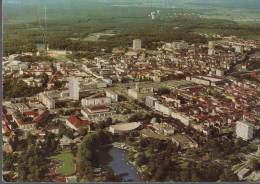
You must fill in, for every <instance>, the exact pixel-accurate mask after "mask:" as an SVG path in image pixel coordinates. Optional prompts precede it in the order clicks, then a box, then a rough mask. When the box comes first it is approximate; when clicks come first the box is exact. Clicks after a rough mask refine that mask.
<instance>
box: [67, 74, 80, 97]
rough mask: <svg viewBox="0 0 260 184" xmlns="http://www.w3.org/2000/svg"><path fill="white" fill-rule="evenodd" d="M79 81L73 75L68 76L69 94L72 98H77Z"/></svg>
mask: <svg viewBox="0 0 260 184" xmlns="http://www.w3.org/2000/svg"><path fill="white" fill-rule="evenodd" d="M79 90H80V87H79V81H78V79H77V78H75V77H70V78H69V95H70V97H71V98H72V99H73V100H79Z"/></svg>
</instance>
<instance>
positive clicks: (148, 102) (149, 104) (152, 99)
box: [145, 96, 157, 108]
mask: <svg viewBox="0 0 260 184" xmlns="http://www.w3.org/2000/svg"><path fill="white" fill-rule="evenodd" d="M156 101H157V99H156V98H155V97H152V96H146V97H145V105H146V106H147V107H150V108H155V102H156Z"/></svg>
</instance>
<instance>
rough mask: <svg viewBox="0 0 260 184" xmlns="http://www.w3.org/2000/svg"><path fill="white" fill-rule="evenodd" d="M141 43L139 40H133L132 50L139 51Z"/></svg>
mask: <svg viewBox="0 0 260 184" xmlns="http://www.w3.org/2000/svg"><path fill="white" fill-rule="evenodd" d="M141 48H142V41H141V40H140V39H135V40H133V49H141Z"/></svg>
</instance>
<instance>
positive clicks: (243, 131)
mask: <svg viewBox="0 0 260 184" xmlns="http://www.w3.org/2000/svg"><path fill="white" fill-rule="evenodd" d="M236 136H237V138H241V139H243V140H245V141H247V140H250V139H252V138H253V137H254V125H252V124H251V123H249V122H247V121H245V120H242V121H237V122H236Z"/></svg>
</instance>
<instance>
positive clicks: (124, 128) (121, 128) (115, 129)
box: [109, 122, 141, 134]
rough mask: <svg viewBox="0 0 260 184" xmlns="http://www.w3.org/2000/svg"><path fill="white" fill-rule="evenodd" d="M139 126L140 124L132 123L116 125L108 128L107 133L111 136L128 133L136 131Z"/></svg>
mask: <svg viewBox="0 0 260 184" xmlns="http://www.w3.org/2000/svg"><path fill="white" fill-rule="evenodd" d="M140 126H141V123H140V122H132V123H119V124H116V125H110V126H109V132H111V133H112V134H121V133H124V132H129V131H133V130H136V129H137V128H139V127H140Z"/></svg>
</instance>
